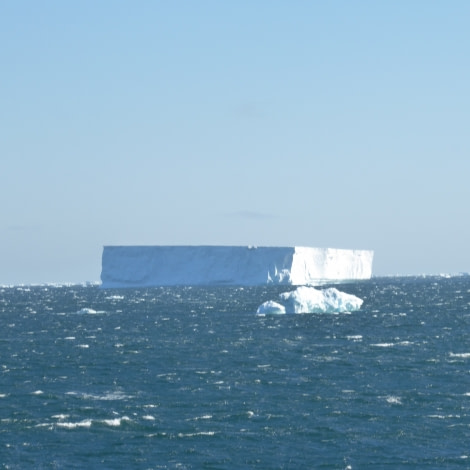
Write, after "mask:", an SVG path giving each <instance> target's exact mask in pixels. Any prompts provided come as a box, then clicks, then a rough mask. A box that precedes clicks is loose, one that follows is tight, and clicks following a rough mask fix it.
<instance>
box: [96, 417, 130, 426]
mask: <svg viewBox="0 0 470 470" xmlns="http://www.w3.org/2000/svg"><path fill="white" fill-rule="evenodd" d="M130 420H131V419H130V418H128V417H127V416H123V417H122V418H114V419H103V420H101V421H100V422H101V423H103V424H106V425H108V426H121V423H122V422H123V421H130Z"/></svg>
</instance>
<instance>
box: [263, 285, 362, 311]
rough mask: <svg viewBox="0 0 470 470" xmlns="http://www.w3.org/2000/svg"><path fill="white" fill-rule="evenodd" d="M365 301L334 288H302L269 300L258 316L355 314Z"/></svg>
mask: <svg viewBox="0 0 470 470" xmlns="http://www.w3.org/2000/svg"><path fill="white" fill-rule="evenodd" d="M362 303H363V300H362V299H360V298H359V297H356V296H355V295H352V294H346V293H345V292H341V291H339V290H338V289H336V288H334V287H330V288H328V289H315V288H314V287H306V286H301V287H298V288H297V289H296V290H294V291H292V292H284V293H282V294H280V295H279V301H278V302H275V301H273V300H268V301H267V302H264V303H262V304H261V305H260V306H259V307H258V310H257V311H256V313H257V314H285V313H343V312H354V311H356V310H359V309H360V308H361V305H362Z"/></svg>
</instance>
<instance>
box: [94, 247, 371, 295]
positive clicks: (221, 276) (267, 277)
mask: <svg viewBox="0 0 470 470" xmlns="http://www.w3.org/2000/svg"><path fill="white" fill-rule="evenodd" d="M372 258H373V253H372V252H371V251H364V250H340V249H332V248H310V247H244V246H105V247H104V250H103V258H102V272H101V280H102V287H147V286H171V285H263V284H269V283H272V284H288V285H306V284H316V283H319V282H325V281H335V280H337V281H342V280H354V279H368V278H370V276H371V274H372Z"/></svg>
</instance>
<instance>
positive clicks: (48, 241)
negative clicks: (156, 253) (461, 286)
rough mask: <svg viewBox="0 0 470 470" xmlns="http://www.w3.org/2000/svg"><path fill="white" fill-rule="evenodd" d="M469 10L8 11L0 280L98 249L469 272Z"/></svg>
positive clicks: (360, 5)
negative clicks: (302, 257)
mask: <svg viewBox="0 0 470 470" xmlns="http://www.w3.org/2000/svg"><path fill="white" fill-rule="evenodd" d="M469 20H470V2H469V1H467V0H454V1H452V0H450V1H429V0H414V1H413V0H397V1H393V2H382V1H375V0H374V1H351V0H347V1H346V0H345V1H340V0H338V1H331V2H330V1H328V2H326V1H313V0H312V1H307V0H305V1H276V0H269V1H268V0H265V1H261V0H260V1H252V0H250V1H248V0H246V1H245V0H240V1H233V2H228V1H219V0H217V1H205V0H201V1H192V0H191V1H189V0H188V1H178V0H177V1H157V0H155V1H150V0H149V1H114V0H113V1H104V0H102V1H88V0H83V1H79V2H66V1H61V0H56V1H49V0H45V1H32V0H31V1H24V0H16V1H3V2H1V3H0V42H1V44H2V46H1V47H0V60H1V74H0V155H1V160H0V161H1V165H0V200H1V218H0V284H16V283H42V282H66V281H68V282H81V281H97V280H99V276H100V270H101V252H102V247H103V245H108V244H222V245H225V244H237V245H239V244H240V245H245V244H246V245H248V244H251V245H306V246H323V247H336V248H367V249H373V250H374V251H375V262H374V274H376V275H389V274H421V273H428V274H437V273H443V272H445V273H457V272H462V271H464V272H469V271H470V243H469V240H470V210H469V203H470V184H469V179H470V158H469V157H470V155H469V154H470V132H469V129H470V85H469V84H470V59H469V51H470V28H469Z"/></svg>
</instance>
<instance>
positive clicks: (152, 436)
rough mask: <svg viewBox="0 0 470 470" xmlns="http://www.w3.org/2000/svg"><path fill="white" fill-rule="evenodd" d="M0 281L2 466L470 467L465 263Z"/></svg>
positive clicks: (469, 316) (469, 301)
mask: <svg viewBox="0 0 470 470" xmlns="http://www.w3.org/2000/svg"><path fill="white" fill-rule="evenodd" d="M336 287H338V288H339V289H340V290H342V291H344V292H347V293H351V294H355V295H357V296H358V297H360V298H362V299H363V300H364V303H363V305H362V307H361V309H360V310H359V311H356V312H353V313H339V314H298V315H268V316H260V315H256V309H257V307H258V306H259V305H260V304H261V303H262V302H264V301H266V300H273V299H276V298H277V295H278V293H280V292H285V291H286V290H290V289H289V288H286V287H285V286H284V287H256V288H254V287H253V288H228V287H214V288H200V287H198V288H195V287H194V288H188V287H181V288H176V287H175V288H152V289H129V290H127V289H120V290H111V289H109V290H105V289H101V288H100V287H99V286H97V285H77V286H75V285H72V286H70V285H69V286H22V287H18V286H15V287H2V288H0V321H1V328H0V467H1V468H4V469H32V468H34V469H73V468H79V469H83V468H87V469H121V468H122V469H245V468H247V469H249V468H263V469H283V468H285V469H317V468H318V469H362V468H374V469H380V468H387V469H401V468H406V469H423V468H435V469H443V468H448V469H452V468H470V334H469V333H470V277H469V276H456V277H450V278H448V277H420V278H414V277H406V278H404V277H401V278H400V277H399V278H374V279H372V280H370V281H360V282H357V283H351V284H343V285H341V286H336Z"/></svg>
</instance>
